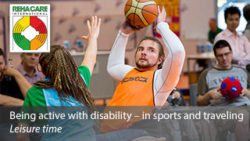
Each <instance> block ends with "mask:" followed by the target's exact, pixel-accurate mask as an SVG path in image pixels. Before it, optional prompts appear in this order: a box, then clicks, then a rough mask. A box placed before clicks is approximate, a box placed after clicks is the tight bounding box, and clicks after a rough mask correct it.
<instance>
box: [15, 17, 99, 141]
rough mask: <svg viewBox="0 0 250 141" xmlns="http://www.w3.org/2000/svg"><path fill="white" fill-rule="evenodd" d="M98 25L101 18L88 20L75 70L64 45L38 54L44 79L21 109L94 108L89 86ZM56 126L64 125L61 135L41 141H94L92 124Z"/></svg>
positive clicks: (49, 135) (85, 122)
mask: <svg viewBox="0 0 250 141" xmlns="http://www.w3.org/2000/svg"><path fill="white" fill-rule="evenodd" d="M100 24H101V19H98V18H97V17H96V16H93V17H92V20H91V22H89V21H87V25H88V35H87V36H82V38H83V39H86V40H88V46H87V49H86V52H85V55H84V59H83V61H82V64H81V66H79V67H78V68H77V66H76V64H75V62H74V60H73V58H72V56H71V55H70V53H69V52H68V51H67V49H66V48H65V47H63V46H60V45H54V46H52V47H51V51H50V53H43V54H41V56H40V58H39V63H40V64H41V68H42V72H43V73H44V75H45V76H46V79H45V80H43V81H39V82H37V83H35V85H34V86H33V87H32V88H31V89H29V90H28V92H27V96H26V98H25V101H24V104H23V107H29V106H30V107H36V106H41V107H55V106H69V107H74V106H83V107H86V108H88V109H89V110H91V109H92V108H93V106H94V103H93V99H92V97H91V94H90V92H89V89H88V87H89V83H90V78H91V74H92V72H93V68H94V65H95V63H96V54H97V38H98V36H99V30H100ZM58 108H60V107H58ZM47 109H48V111H49V110H50V108H47ZM59 110H62V109H59ZM60 112H62V111H60ZM55 123H56V124H62V125H60V126H63V130H62V133H60V134H56V133H55V134H44V135H43V136H42V140H47V139H49V140H81V139H85V140H88V141H92V140H93V141H94V140H95V132H94V130H93V125H92V122H91V121H87V120H84V121H80V122H79V121H78V120H57V121H56V122H55ZM53 124H54V123H53ZM72 127H74V128H72ZM18 139H20V140H22V139H23V140H25V139H27V136H26V135H24V134H19V135H18Z"/></svg>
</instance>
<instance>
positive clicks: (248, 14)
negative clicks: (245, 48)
mask: <svg viewBox="0 0 250 141" xmlns="http://www.w3.org/2000/svg"><path fill="white" fill-rule="evenodd" d="M243 16H244V18H245V19H246V21H247V25H246V28H245V31H244V35H245V36H246V37H247V39H248V40H249V41H250V4H247V5H246V6H245V7H244V8H243Z"/></svg>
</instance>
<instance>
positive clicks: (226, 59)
mask: <svg viewBox="0 0 250 141" xmlns="http://www.w3.org/2000/svg"><path fill="white" fill-rule="evenodd" d="M213 50H214V55H215V57H216V60H217V62H218V65H219V67H221V68H230V67H231V65H232V57H233V53H232V48H231V46H230V44H229V43H228V42H227V41H226V40H219V41H217V42H216V43H215V44H214V48H213Z"/></svg>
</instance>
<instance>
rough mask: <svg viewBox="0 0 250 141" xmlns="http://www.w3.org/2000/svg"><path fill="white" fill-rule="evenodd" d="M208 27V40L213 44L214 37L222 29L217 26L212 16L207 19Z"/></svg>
mask: <svg viewBox="0 0 250 141" xmlns="http://www.w3.org/2000/svg"><path fill="white" fill-rule="evenodd" d="M209 28H210V30H209V31H208V41H209V42H210V43H212V44H213V43H214V38H215V37H216V35H217V34H219V33H220V32H221V31H222V29H220V28H219V27H218V26H217V20H216V19H214V18H211V19H210V20H209Z"/></svg>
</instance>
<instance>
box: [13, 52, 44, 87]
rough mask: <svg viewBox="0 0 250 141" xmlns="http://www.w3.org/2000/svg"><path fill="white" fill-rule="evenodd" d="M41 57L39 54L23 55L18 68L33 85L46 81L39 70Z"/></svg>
mask: <svg viewBox="0 0 250 141" xmlns="http://www.w3.org/2000/svg"><path fill="white" fill-rule="evenodd" d="M39 56H40V54H39V53H22V54H21V64H20V65H19V66H18V67H17V70H18V71H19V72H21V73H22V74H23V76H24V77H25V78H26V79H27V80H28V81H29V82H30V83H31V84H33V83H35V82H37V81H41V80H43V79H44V75H43V73H42V72H41V71H39V70H38V69H37V67H38V62H39Z"/></svg>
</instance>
